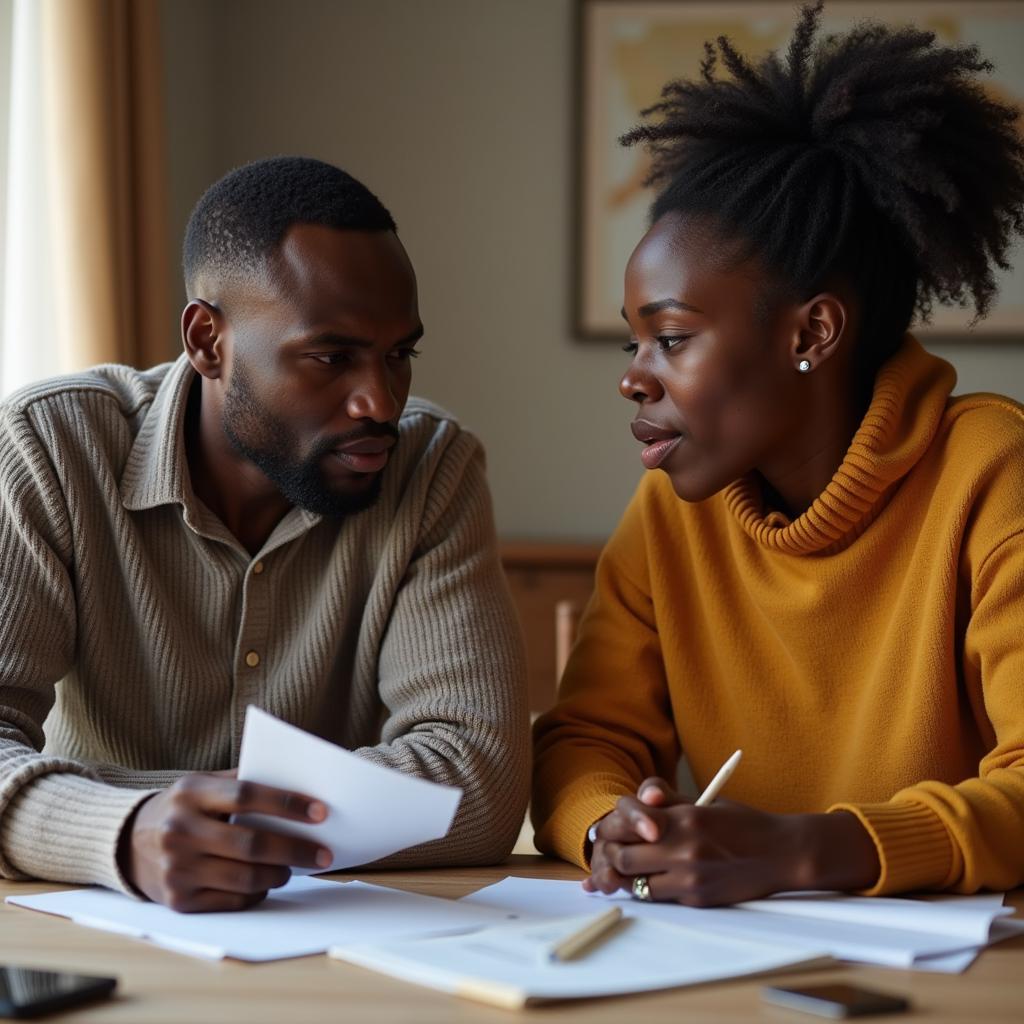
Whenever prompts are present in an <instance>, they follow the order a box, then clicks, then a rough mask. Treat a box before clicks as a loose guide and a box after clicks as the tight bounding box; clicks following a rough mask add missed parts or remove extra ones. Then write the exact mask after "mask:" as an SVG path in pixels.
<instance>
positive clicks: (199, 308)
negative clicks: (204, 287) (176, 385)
mask: <svg viewBox="0 0 1024 1024" xmlns="http://www.w3.org/2000/svg"><path fill="white" fill-rule="evenodd" d="M226 330H227V324H226V322H225V320H224V314H223V313H221V311H220V310H219V309H218V308H217V307H216V306H214V305H213V303H210V302H207V301H206V300H205V299H193V300H192V301H191V302H190V303H189V304H188V305H187V306H186V307H185V308H184V310H182V313H181V340H182V343H183V344H184V346H185V354H186V355H187V356H188V360H189V362H190V363H191V364H192V366H193V367H194V368H195V370H196V373H199V374H202V376H204V377H207V378H208V379H210V380H216V379H217V378H218V377H220V375H221V373H222V372H223V370H224V359H223V348H224V339H225V332H226Z"/></svg>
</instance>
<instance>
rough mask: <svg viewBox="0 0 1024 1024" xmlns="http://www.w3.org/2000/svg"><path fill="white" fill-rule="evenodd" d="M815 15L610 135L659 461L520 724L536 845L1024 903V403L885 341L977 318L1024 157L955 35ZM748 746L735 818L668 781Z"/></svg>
mask: <svg viewBox="0 0 1024 1024" xmlns="http://www.w3.org/2000/svg"><path fill="white" fill-rule="evenodd" d="M820 11H821V4H820V3H818V4H815V5H810V6H806V7H805V8H804V9H803V11H802V13H801V16H800V20H799V23H798V26H797V29H796V32H795V35H794V38H793V41H792V43H791V44H790V47H789V50H788V52H787V53H786V55H785V58H784V59H783V58H779V57H776V56H775V55H772V56H769V57H768V58H766V59H764V60H763V61H761V62H760V63H757V64H751V63H749V62H747V61H746V60H745V59H744V58H743V57H741V56H740V55H739V54H738V53H736V52H735V50H734V49H733V47H732V46H731V45H730V44H729V42H728V40H727V39H725V38H720V39H719V40H718V46H717V51H716V50H715V49H714V48H712V47H711V46H710V45H709V46H708V57H707V59H706V61H705V63H704V66H703V76H702V79H701V80H700V81H697V82H676V83H672V84H670V85H669V86H667V87H666V89H665V90H664V93H663V97H662V102H661V103H659V104H658V105H657V106H656V107H654V108H652V110H651V111H646V112H645V115H649V114H652V113H654V114H657V115H660V117H659V119H658V120H657V121H656V122H655V123H648V124H646V125H644V126H641V127H639V128H636V129H634V130H633V131H632V132H630V133H629V134H628V135H627V136H626V137H625V138H624V140H623V141H624V142H625V143H626V144H633V143H637V142H642V143H645V144H646V145H647V146H648V148H649V149H650V152H651V155H652V158H653V171H652V181H653V182H654V183H656V184H657V186H658V187H659V189H660V192H659V194H658V197H657V199H656V201H655V203H654V206H653V210H652V222H653V227H652V228H651V229H650V231H648V233H647V234H646V235H645V237H644V238H643V240H642V241H641V242H640V244H639V245H638V246H637V248H636V250H635V251H634V253H633V255H632V257H631V258H630V261H629V265H628V267H627V270H626V281H625V306H624V309H623V313H624V316H625V318H626V320H627V322H628V324H629V327H630V331H631V333H632V340H631V341H630V343H629V345H627V346H626V348H627V351H628V352H630V353H631V354H632V361H631V363H630V365H629V368H628V370H627V372H626V375H625V376H624V377H623V379H622V382H621V385H620V388H621V391H622V394H623V395H624V397H626V398H628V399H630V400H631V401H632V402H634V403H635V413H636V418H635V419H634V421H633V425H632V429H633V433H634V435H635V436H636V438H637V439H638V440H639V441H640V442H641V443H642V444H643V445H644V449H643V453H642V456H641V457H642V459H643V463H644V465H645V466H646V467H647V469H648V470H651V471H652V472H649V473H647V474H646V476H645V478H644V480H643V481H642V483H641V484H640V487H639V489H638V491H637V493H636V495H635V497H634V499H633V501H632V503H631V504H630V506H629V508H628V509H627V511H626V513H625V517H624V519H623V521H622V523H621V525H620V526H619V528H618V529H617V531H616V533H615V534H614V536H613V537H612V539H611V541H610V542H609V544H608V546H607V548H606V550H605V552H604V554H603V555H602V558H601V561H600V564H599V566H598V570H597V581H596V590H595V596H594V598H593V600H592V602H591V604H590V606H589V608H588V609H587V612H586V614H585V616H584V618H583V621H582V623H581V625H580V632H579V637H578V640H577V644H576V647H575V650H574V652H573V655H572V657H571V659H570V662H569V665H568V667H567V669H566V672H565V676H564V678H563V683H562V690H561V693H560V699H559V702H558V704H557V706H556V707H555V708H554V709H553V710H552V711H551V712H549V713H548V714H547V715H545V716H543V717H542V718H541V719H540V721H539V722H538V723H537V728H536V774H535V789H534V801H533V807H534V818H535V824H536V827H537V843H538V845H539V847H540V848H541V849H542V850H544V851H546V852H549V853H553V854H557V855H558V856H561V857H564V858H566V859H569V860H573V861H576V862H577V863H579V864H581V865H583V866H584V867H587V868H589V871H590V876H589V878H588V879H587V881H586V882H585V883H584V884H585V886H586V887H587V888H589V889H591V890H595V889H597V890H601V891H603V892H612V891H614V890H616V889H619V888H622V889H626V890H632V891H633V893H634V895H637V896H639V897H640V898H645V899H646V898H649V899H656V900H678V901H681V902H684V903H688V904H692V905H709V904H720V903H731V902H735V901H738V900H744V899H751V898H755V897H759V896H762V895H765V894H767V893H771V892H776V891H780V890H787V889H801V888H814V889H844V890H858V891H863V892H866V893H869V894H881V893H895V892H901V891H906V890H912V889H947V890H951V891H954V892H961V893H966V892H973V891H976V890H978V889H980V888H991V889H1006V888H1010V887H1013V886H1017V885H1020V884H1022V883H1024V641H1022V639H1021V637H1022V633H1024V630H1022V626H1024V409H1022V408H1021V407H1020V406H1019V405H1017V404H1015V403H1014V402H1012V401H1010V400H1009V399H1005V398H1000V397H997V396H993V395H971V396H964V397H959V398H951V397H950V392H951V390H952V388H953V386H954V383H955V374H954V372H953V369H952V368H951V367H950V366H949V365H948V364H947V363H945V362H943V361H942V360H941V359H938V358H936V357H934V356H932V355H929V354H928V353H926V352H925V351H924V349H923V348H922V347H921V346H920V345H919V344H918V343H917V342H916V341H915V340H914V339H913V337H911V336H910V335H908V334H907V333H906V332H907V327H908V325H909V324H910V321H911V318H912V317H913V316H914V314H915V313H916V314H918V315H922V316H926V315H927V313H928V310H929V307H930V305H931V303H932V301H933V300H939V301H951V300H952V301H966V300H967V299H970V300H972V301H973V304H974V306H975V309H976V311H977V313H978V314H979V315H984V313H985V312H986V310H987V309H988V307H989V305H990V303H991V301H992V299H993V297H994V294H995V285H994V281H993V275H992V267H993V265H999V266H1005V265H1006V253H1007V249H1008V247H1009V244H1010V241H1011V239H1012V237H1013V235H1014V233H1015V232H1019V231H1020V230H1021V228H1022V225H1024V212H1022V211H1024V146H1022V144H1021V141H1020V139H1019V137H1018V136H1017V134H1016V129H1015V118H1016V112H1015V111H1013V110H1012V109H1010V108H1007V107H1005V106H1003V105H1000V104H999V103H997V102H995V101H993V100H992V99H989V98H988V97H986V95H985V94H984V92H983V91H982V89H981V87H980V86H979V85H978V84H976V77H977V75H978V74H979V72H983V71H986V70H989V65H988V64H987V63H986V62H985V61H983V60H981V59H980V58H979V56H978V54H977V52H976V50H975V49H974V48H973V47H956V48H943V47H940V46H937V45H935V42H934V37H933V36H932V34H931V33H927V32H921V31H917V30H915V29H913V28H904V29H899V30H897V29H891V28H885V27H881V26H874V25H869V26H861V27H859V28H857V29H856V30H854V31H853V32H851V33H849V34H847V35H845V36H842V37H838V38H830V39H825V40H823V41H816V40H815V33H816V29H817V21H818V18H819V15H820ZM716 56H720V57H721V59H722V60H723V61H724V63H725V65H726V68H727V70H728V72H729V73H730V75H729V77H727V78H724V79H723V78H717V77H716V76H715V67H714V65H715V60H716ZM736 748H742V749H743V751H744V756H743V760H742V762H741V763H740V766H739V768H738V770H737V771H736V773H735V774H734V775H733V777H732V779H731V781H730V782H729V785H728V787H727V789H726V794H727V796H728V797H729V798H730V799H729V800H725V799H722V800H718V801H716V802H715V803H714V804H712V805H711V806H707V807H696V806H694V805H692V804H690V803H689V802H688V801H686V800H684V799H683V798H682V797H681V796H679V795H677V794H676V793H675V792H674V791H673V788H672V786H671V785H670V784H669V783H667V782H665V781H664V780H665V779H666V778H672V777H673V776H674V771H675V764H676V761H677V758H678V756H679V753H680V750H681V749H682V750H684V751H685V753H686V756H687V759H688V761H689V763H690V766H691V768H692V770H693V773H694V776H695V779H696V780H697V782H698V784H701V785H706V783H707V782H708V780H709V779H710V778H711V777H712V776H713V775H714V773H715V771H716V770H717V769H718V767H719V765H720V764H722V762H723V761H724V760H725V759H726V758H727V757H728V755H730V754H731V753H732V752H733V750H735V749H736ZM595 823H597V824H596V827H595ZM588 832H589V833H590V838H588ZM591 842H592V844H593V845H592V848H591Z"/></svg>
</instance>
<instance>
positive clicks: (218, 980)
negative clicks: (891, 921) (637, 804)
mask: <svg viewBox="0 0 1024 1024" xmlns="http://www.w3.org/2000/svg"><path fill="white" fill-rule="evenodd" d="M506 875H521V876H524V877H528V878H559V879H578V878H581V877H582V873H581V872H580V871H579V870H577V869H576V868H573V867H570V866H569V865H568V864H563V863H560V862H556V861H551V860H546V859H544V858H541V857H527V856H517V857H513V858H512V859H511V860H510V861H509V862H508V863H507V864H505V865H502V866H499V867H493V868H462V869H456V870H435V871H401V872H378V873H360V872H352V873H345V874H344V875H339V876H336V877H339V878H359V879H362V880H363V881H366V882H373V883H375V884H378V885H387V886H392V887H394V888H399V889H409V890H412V891H414V892H421V893H426V894H428V895H431V896H446V897H458V896H464V895H466V894H467V893H470V892H473V891H475V890H476V889H479V888H482V887H483V886H485V885H489V884H491V883H492V882H496V881H498V880H500V879H501V878H504V877H505V876H506ZM59 888H67V886H58V885H54V884H52V883H45V884H44V883H36V882H0V898H2V897H5V896H9V895H11V894H12V893H18V894H22V895H26V894H28V893H38V892H48V891H52V890H54V889H59ZM1011 902H1012V903H1013V904H1014V906H1016V908H1017V911H1018V914H1022V913H1024V890H1018V891H1017V892H1015V893H1014V894H1013V895H1012V897H1011ZM0 962H3V963H13V964H18V965H20V966H25V967H40V968H55V969H63V970H72V971H80V972H83V973H87V974H112V975H116V976H117V977H118V978H119V979H120V983H119V985H118V989H117V992H118V995H117V998H116V999H114V1000H113V1001H109V1002H106V1003H101V1004H97V1005H96V1006H93V1007H86V1008H82V1009H79V1010H75V1011H73V1012H70V1013H68V1014H66V1015H64V1016H63V1017H59V1018H51V1019H61V1020H73V1021H75V1022H78V1021H82V1022H83V1024H85V1022H93V1021H120V1022H132V1024H151V1022H152V1024H155V1022H167V1024H230V1022H236V1021H237V1022H239V1024H243V1022H244V1024H260V1022H264V1021H265V1022H267V1024H306V1022H317V1021H331V1022H332V1024H362V1022H364V1021H366V1022H370V1021H372V1022H374V1024H377V1022H383V1024H389V1022H394V1024H409V1022H423V1024H434V1022H437V1024H460V1022H467V1024H468V1022H499V1021H501V1022H505V1024H508V1022H509V1021H510V1020H512V1019H514V1018H515V1017H516V1016H517V1015H516V1014H514V1013H511V1012H509V1011H505V1010H498V1009H492V1008H490V1007H488V1006H484V1005H478V1004H475V1003H472V1002H469V1001H467V1000H463V999H456V998H454V997H450V996H446V995H444V994H442V993H440V992H434V991H432V990H430V989H426V988H420V987H418V986H414V985H407V984H405V983H403V982H398V981H394V980H392V979H390V978H387V977H385V976H384V975H381V974H376V973H374V972H371V971H365V970H362V969H360V968H357V967H352V966H349V965H348V964H343V963H340V962H338V961H334V960H330V959H328V958H327V957H326V956H312V957H304V958H301V959H296V960H281V961H277V962H275V963H270V964H245V963H239V962H236V961H221V962H207V961H204V960H198V959H194V958H192V957H187V956H182V955H178V954H175V953H170V952H167V951H165V950H161V949H157V948H155V947H153V946H149V945H147V944H146V943H144V942H139V941H136V940H133V939H127V938H122V937H119V936H117V935H113V934H110V933H108V932H103V931H97V930H95V929H92V928H84V927H80V926H78V925H74V924H71V923H70V922H68V921H66V920H63V919H61V918H55V917H50V916H48V915H46V914H39V913H36V912H34V911H29V910H23V909H20V908H16V907H10V906H6V905H3V904H0ZM786 980H787V982H792V983H798V982H801V981H803V982H808V983H809V982H812V981H815V982H817V981H826V980H845V981H849V982H852V983H859V984H864V985H868V986H871V987H876V988H880V989H883V990H889V991H892V992H894V993H897V994H901V995H906V996H909V997H910V999H911V1000H912V1002H913V1007H914V1011H913V1012H914V1016H916V1017H919V1018H927V1019H928V1020H929V1021H936V1022H940V1021H941V1022H948V1024H974V1022H976V1021H998V1022H1004V1021H1005V1022H1007V1024H1009V1022H1011V1021H1012V1022H1014V1024H1020V1022H1021V1021H1022V1020H1024V936H1022V937H1019V938H1015V939H1010V940H1008V941H1006V942H1004V943H1001V944H1000V945H997V946H995V947H993V948H992V949H989V950H987V951H985V952H984V953H982V955H981V957H980V958H979V959H978V960H977V961H976V962H975V963H974V965H973V966H972V967H971V968H970V969H969V970H968V971H967V973H966V974H962V975H943V974H924V973H917V972H910V971H896V970H887V969H885V968H880V967H847V966H840V967H835V968H828V969H826V970H818V971H813V972H808V971H803V972H794V973H792V974H787V975H786ZM762 984H763V982H762V981H759V980H756V979H751V980H739V981H729V982H723V983H718V984H713V985H706V986H703V987H698V988H689V989H685V988H683V989H675V990H673V991H669V992H659V993H653V994H647V995H635V996H627V997H621V998H614V999H602V1000H592V1001H589V1002H585V1003H581V1002H577V1003H564V1004H561V1005H558V1006H545V1007H538V1008H535V1009H530V1010H527V1011H524V1012H523V1014H522V1016H526V1017H529V1018H531V1019H534V1020H538V1021H539V1020H544V1021H547V1020H556V1019H557V1020H560V1021H566V1022H569V1021H573V1022H576V1021H584V1020H585V1021H588V1022H594V1021H597V1022H600V1021H609V1022H611V1021H614V1022H616V1024H622V1022H623V1021H629V1022H632V1024H639V1022H648V1021H651V1022H655V1024H656V1022H660V1021H665V1022H669V1021H671V1022H673V1024H680V1022H686V1024H691V1022H692V1024H696V1022H701V1021H715V1022H716V1024H731V1022H736V1021H763V1022H765V1024H770V1022H774V1024H785V1022H786V1021H789V1022H791V1024H800V1022H801V1021H802V1022H804V1024H811V1022H813V1021H814V1020H815V1019H818V1020H821V1019H823V1018H815V1017H811V1016H808V1015H807V1014H798V1013H792V1012H789V1011H786V1010H780V1009H775V1008H772V1007H769V1006H766V1005H764V1004H763V1003H762V1002H761V1000H760V999H759V997H758V990H759V988H760V987H761V985H762ZM879 1019H880V1020H887V1019H894V1018H879ZM901 1019H905V1020H907V1021H908V1024H910V1021H911V1018H910V1017H909V1016H908V1017H905V1018H901Z"/></svg>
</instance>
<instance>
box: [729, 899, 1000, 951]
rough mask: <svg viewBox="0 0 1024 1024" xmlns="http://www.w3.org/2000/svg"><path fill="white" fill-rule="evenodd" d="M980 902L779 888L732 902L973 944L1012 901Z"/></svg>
mask: <svg viewBox="0 0 1024 1024" xmlns="http://www.w3.org/2000/svg"><path fill="white" fill-rule="evenodd" d="M996 899H997V900H998V902H996V903H994V902H993V901H992V900H991V899H986V900H985V901H984V902H981V901H978V900H975V899H974V897H971V896H966V897H963V898H962V901H958V900H956V899H955V898H954V899H945V900H935V901H925V900H913V899H899V898H892V897H885V896H850V895H847V894H845V893H813V892H808V893H801V892H793V893H780V894H779V895H777V896H771V897H769V898H768V899H763V900H747V901H746V902H744V903H740V904H737V906H740V907H743V908H745V909H747V910H764V911H767V912H769V913H774V914H792V915H794V916H797V917H813V918H816V919H817V920H819V921H849V922H854V923H858V924H867V925H871V926H872V927H875V928H902V929H905V930H908V931H917V932H936V933H939V934H941V935H948V936H950V937H951V938H953V939H956V940H957V941H963V942H968V943H970V944H972V945H984V944H985V943H986V942H988V939H989V932H990V931H991V930H992V923H993V921H995V920H996V918H998V917H1003V916H1006V915H1009V914H1012V913H1013V908H1012V907H1005V906H1003V905H1002V904H1003V900H1002V896H997V897H996Z"/></svg>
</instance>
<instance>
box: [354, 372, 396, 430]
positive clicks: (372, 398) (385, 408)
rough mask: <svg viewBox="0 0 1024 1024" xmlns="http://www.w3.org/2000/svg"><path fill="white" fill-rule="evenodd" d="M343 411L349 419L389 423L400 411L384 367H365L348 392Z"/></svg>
mask: <svg viewBox="0 0 1024 1024" xmlns="http://www.w3.org/2000/svg"><path fill="white" fill-rule="evenodd" d="M345 411H346V413H347V415H348V417H349V419H353V420H373V421H374V422H375V423H390V422H391V421H393V420H394V419H396V418H397V416H398V414H399V412H400V411H401V409H400V407H399V401H398V399H397V398H396V397H395V393H394V390H393V388H392V385H391V380H390V376H389V374H388V372H387V368H386V367H371V368H367V369H366V370H365V371H364V372H363V373H362V374H360V376H359V379H358V380H357V381H356V382H355V386H354V387H353V388H352V390H351V391H350V392H349V393H348V397H347V399H346V401H345Z"/></svg>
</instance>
